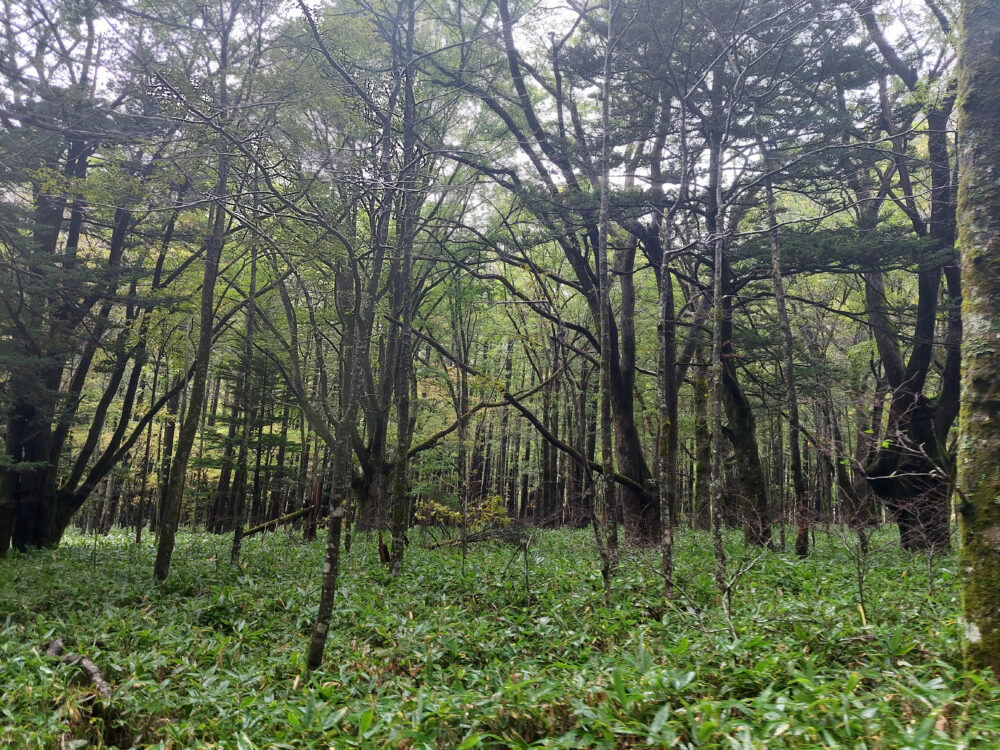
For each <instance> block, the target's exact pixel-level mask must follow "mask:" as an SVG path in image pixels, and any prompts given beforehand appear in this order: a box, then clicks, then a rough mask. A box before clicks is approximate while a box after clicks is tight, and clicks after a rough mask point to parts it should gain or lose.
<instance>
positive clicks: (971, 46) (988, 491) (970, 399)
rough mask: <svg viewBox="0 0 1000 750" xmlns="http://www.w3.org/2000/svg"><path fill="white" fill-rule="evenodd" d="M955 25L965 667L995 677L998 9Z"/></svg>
mask: <svg viewBox="0 0 1000 750" xmlns="http://www.w3.org/2000/svg"><path fill="white" fill-rule="evenodd" d="M961 8H962V9H961V14H960V21H959V28H960V30H959V45H960V46H959V71H960V73H959V94H958V100H959V102H960V105H959V107H960V108H959V120H958V129H959V137H960V148H961V151H960V156H959V188H958V232H959V247H961V249H962V261H961V268H962V286H963V288H964V289H965V296H964V298H963V304H962V318H963V321H964V324H965V333H964V339H963V341H962V350H963V355H964V360H965V361H964V365H965V371H964V375H963V378H962V408H961V431H960V439H959V448H958V452H959V459H958V466H959V487H960V490H961V498H962V500H961V505H960V510H961V522H962V551H961V563H960V565H959V569H960V570H961V571H962V605H963V610H964V619H965V663H966V666H967V667H968V668H969V669H986V668H992V669H993V675H994V678H997V676H1000V504H998V503H997V498H998V497H1000V474H998V473H997V466H1000V389H998V385H997V384H998V375H997V374H998V373H1000V183H998V182H997V178H998V176H1000V2H997V0H964V2H963V3H962V4H961Z"/></svg>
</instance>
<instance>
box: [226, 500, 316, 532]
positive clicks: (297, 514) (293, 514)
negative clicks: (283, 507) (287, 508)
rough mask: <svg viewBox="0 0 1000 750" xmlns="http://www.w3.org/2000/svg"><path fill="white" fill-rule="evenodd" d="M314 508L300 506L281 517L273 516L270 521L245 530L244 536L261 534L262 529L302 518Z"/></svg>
mask: <svg viewBox="0 0 1000 750" xmlns="http://www.w3.org/2000/svg"><path fill="white" fill-rule="evenodd" d="M312 511H313V508H312V507H311V506H309V507H306V508H299V509H298V510H296V511H293V512H291V513H289V514H288V515H284V516H282V517H281V518H272V519H271V520H270V521H265V522H264V523H262V524H258V525H257V526H254V527H253V528H250V529H247V530H246V531H244V532H243V538H244V539H246V538H247V537H248V536H253V535H254V534H259V533H260V532H261V531H266V530H267V529H268V527H270V526H280V525H281V524H283V523H288V522H289V521H294V520H295V519H296V518H302V516H304V515H307V514H309V513H312Z"/></svg>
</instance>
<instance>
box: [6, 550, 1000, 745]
mask: <svg viewBox="0 0 1000 750" xmlns="http://www.w3.org/2000/svg"><path fill="white" fill-rule="evenodd" d="M728 541H729V547H728V551H729V556H730V561H729V562H730V568H731V570H733V571H735V570H738V569H740V568H741V567H742V568H746V570H745V572H744V574H743V575H742V577H741V578H740V579H739V581H738V583H737V584H736V586H735V590H734V592H733V596H732V607H731V609H732V620H731V627H730V625H729V624H728V623H727V622H726V620H725V617H724V614H723V608H722V607H721V606H720V605H719V600H718V596H717V593H716V590H715V588H714V585H713V582H712V578H711V570H712V561H711V557H710V550H711V545H710V540H709V539H708V537H707V536H704V535H702V534H700V533H697V532H682V533H681V534H680V535H679V538H678V544H677V551H676V559H677V561H678V564H677V578H678V581H680V582H681V588H682V592H681V594H679V595H678V596H677V597H676V599H675V600H674V601H673V602H670V603H668V602H665V600H664V599H663V597H662V595H661V592H662V583H661V580H660V578H659V577H658V574H657V568H656V560H655V558H654V555H653V553H652V552H651V551H635V550H633V551H630V552H628V553H626V554H624V555H623V559H622V564H621V569H620V571H619V573H618V575H617V577H616V578H615V580H614V591H613V594H614V602H613V606H612V608H611V609H607V608H605V607H604V604H603V593H602V586H601V576H600V570H599V562H598V556H597V554H596V552H595V549H594V546H593V542H592V537H591V536H590V535H589V534H588V532H587V531H585V530H581V531H548V532H537V533H535V535H534V537H533V544H532V547H531V549H530V551H529V553H528V555H527V565H526V564H525V560H524V556H523V555H518V554H517V553H516V550H515V549H514V548H512V547H504V546H494V545H480V546H476V547H474V548H473V549H471V550H470V551H469V555H468V558H467V561H466V564H465V568H464V572H463V568H462V563H461V556H460V553H459V552H458V551H457V550H455V549H450V548H444V549H437V550H429V549H426V548H424V547H422V546H421V543H420V539H419V534H417V533H415V534H414V535H413V542H412V544H411V545H410V546H409V548H408V549H407V553H406V555H407V556H406V567H405V572H404V574H403V576H402V577H401V578H400V579H398V580H395V581H393V580H390V579H389V578H388V576H387V574H386V573H385V571H384V570H383V569H382V568H381V567H380V566H379V564H378V550H377V548H376V546H375V543H374V541H373V540H371V539H367V540H366V539H364V538H361V539H358V540H356V542H355V546H354V549H353V550H352V551H351V554H350V555H348V556H347V557H346V559H345V560H344V562H343V568H342V571H343V572H342V576H341V580H340V589H339V593H338V596H337V603H336V608H335V612H334V619H333V625H332V629H331V634H330V640H329V644H328V647H327V654H326V660H325V666H324V668H323V669H322V670H320V671H318V672H316V673H315V674H313V675H312V676H311V677H308V676H307V675H306V674H305V672H304V669H303V666H304V657H303V654H304V650H305V646H306V640H307V638H308V634H309V632H310V627H311V622H312V618H313V615H314V611H315V607H316V603H317V601H318V593H319V574H320V569H321V565H322V547H321V544H320V543H319V542H317V543H314V544H303V543H302V542H301V541H300V540H299V539H298V538H297V537H295V536H289V535H287V534H285V533H278V534H273V535H269V536H267V537H264V538H258V537H255V538H252V539H249V540H247V541H246V542H245V544H244V555H243V561H242V564H241V566H240V567H239V568H238V569H235V568H232V567H231V566H230V565H228V564H227V563H226V562H225V560H227V559H228V544H229V540H228V539H227V538H223V537H213V536H209V535H194V534H190V533H188V534H183V535H181V536H180V537H179V541H178V546H177V550H176V552H175V554H174V567H173V569H172V571H171V574H170V578H169V580H168V581H167V583H166V584H164V585H162V586H156V585H154V583H153V581H152V577H151V570H152V564H153V556H154V548H153V547H152V546H151V545H150V544H143V545H142V546H141V547H136V546H135V545H133V544H132V543H130V541H129V540H128V539H127V538H126V537H125V536H114V535H113V536H111V537H107V538H99V539H96V540H95V539H93V538H83V537H81V536H78V535H70V536H68V537H67V539H66V540H65V541H64V543H63V545H62V546H61V547H60V548H59V549H57V550H54V551H44V552H35V553H31V554H27V555H16V554H15V555H12V556H11V558H9V559H7V560H4V561H0V689H2V700H0V746H3V747H14V748H21V747H24V748H49V747H91V746H93V747H100V746H118V747H130V746H139V747H173V748H181V747H213V748H265V747H266V748H281V747H287V748H300V747H335V748H341V747H344V748H347V747H367V748H379V747H391V748H418V747H429V748H438V747H441V748H471V747H563V748H585V747H602V748H603V747H607V748H613V747H645V746H654V747H705V748H787V747H796V748H815V747H831V748H832V747H845V748H931V747H949V748H951V747H970V748H971V747H998V746H1000V690H998V689H997V688H996V687H991V680H989V679H987V677H988V675H986V676H983V675H974V674H972V675H970V674H965V673H963V672H962V671H961V641H960V636H961V629H960V624H959V622H958V615H959V599H958V591H957V584H958V577H957V575H956V569H955V565H956V563H955V559H954V558H953V557H951V556H946V557H940V558H938V559H936V560H934V561H933V562H932V564H929V561H928V560H927V559H926V558H925V557H923V556H919V555H911V554H909V553H904V552H901V551H899V550H898V549H897V548H896V546H895V544H894V543H893V541H892V539H891V538H890V537H889V535H888V533H887V532H886V533H885V535H884V536H883V537H877V538H876V539H875V545H874V547H873V551H872V552H871V553H870V557H869V558H867V559H865V560H861V561H860V562H863V563H866V564H867V566H868V567H870V568H871V570H870V572H869V573H868V574H867V579H866V581H865V589H866V590H865V597H866V605H867V606H866V608H865V610H864V611H862V610H861V609H860V608H859V606H858V605H859V602H858V592H857V588H858V583H857V574H858V567H857V565H856V562H857V550H856V548H855V547H854V546H853V543H852V541H851V539H850V538H847V537H844V538H840V537H839V535H837V534H836V533H831V534H830V535H826V534H824V533H823V532H819V533H817V548H816V549H815V551H814V552H813V554H812V555H811V556H810V557H809V558H808V559H806V560H802V561H799V560H798V559H796V558H795V557H794V556H793V555H791V554H780V553H765V554H764V555H762V556H759V554H758V553H757V552H754V551H753V550H748V549H746V548H744V547H743V546H742V544H741V542H740V541H739V540H738V539H737V537H736V536H735V535H734V536H733V537H732V538H731V539H729V540H728ZM852 551H853V557H852ZM526 577H527V583H526ZM734 634H735V637H734ZM57 636H63V637H64V638H65V643H66V651H67V652H73V653H79V654H83V655H85V656H87V657H89V658H90V659H91V660H93V662H94V663H95V664H96V665H97V666H98V667H99V668H100V669H101V670H102V671H103V674H104V676H105V677H106V678H107V680H108V681H109V682H110V683H111V684H112V686H113V688H114V695H113V698H112V700H111V702H110V704H109V705H103V704H102V703H101V702H100V701H99V700H98V699H97V698H96V693H95V690H94V688H93V686H92V684H91V683H90V681H89V680H87V679H86V676H85V674H84V673H83V671H82V670H81V669H80V668H79V666H75V665H72V664H65V663H62V662H60V661H59V660H58V659H55V658H53V657H51V656H46V655H45V649H46V645H47V644H48V643H49V642H51V641H52V640H53V639H54V638H56V637H57Z"/></svg>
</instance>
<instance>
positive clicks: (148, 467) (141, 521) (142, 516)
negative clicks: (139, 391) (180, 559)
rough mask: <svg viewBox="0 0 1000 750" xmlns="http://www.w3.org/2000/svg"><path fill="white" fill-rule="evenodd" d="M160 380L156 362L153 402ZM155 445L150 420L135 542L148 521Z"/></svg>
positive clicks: (151, 390) (143, 463)
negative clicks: (150, 480) (147, 494)
mask: <svg viewBox="0 0 1000 750" xmlns="http://www.w3.org/2000/svg"><path fill="white" fill-rule="evenodd" d="M159 381H160V363H159V362H156V364H155V365H154V366H153V385H152V387H151V388H150V392H149V403H150V404H152V403H153V402H154V401H156V386H157V385H159ZM152 447H153V421H152V420H150V421H149V425H147V427H146V445H145V448H144V450H143V456H142V481H141V483H140V485H139V501H138V507H137V508H136V510H135V543H136V544H141V543H142V527H143V526H144V525H145V522H146V492H147V488H148V486H149V475H150V473H151V472H152V470H153V464H152V463H151V462H150V453H151V451H152Z"/></svg>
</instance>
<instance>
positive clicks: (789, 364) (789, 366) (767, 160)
mask: <svg viewBox="0 0 1000 750" xmlns="http://www.w3.org/2000/svg"><path fill="white" fill-rule="evenodd" d="M758 127H759V123H758ZM757 143H758V145H759V146H760V149H761V151H762V152H763V154H764V171H765V177H764V195H765V200H766V206H767V228H768V233H767V234H768V240H769V241H770V244H771V283H772V284H773V286H774V301H775V304H776V306H777V308H778V328H779V329H780V330H781V357H782V361H781V369H782V376H783V378H784V381H785V404H786V405H787V406H788V424H789V433H788V451H789V463H790V464H791V469H792V489H793V491H794V493H795V530H796V533H795V554H797V555H798V556H799V557H805V556H806V555H808V554H809V507H808V505H807V504H806V483H805V477H804V476H803V474H802V453H801V449H800V438H799V429H800V424H801V423H800V422H799V397H798V389H797V386H796V382H795V342H794V341H793V340H792V326H791V323H789V321H788V305H787V303H786V302H785V284H784V280H783V279H782V278H781V244H780V242H779V241H778V216H777V209H776V207H775V201H774V185H773V180H772V177H771V174H772V172H773V171H774V170H775V169H776V168H777V165H776V163H775V160H774V158H773V157H772V156H771V154H770V152H769V151H768V149H767V145H766V144H765V142H764V138H763V136H761V135H760V134H759V133H758V135H757Z"/></svg>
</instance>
